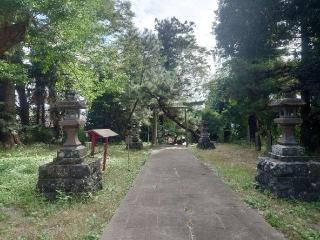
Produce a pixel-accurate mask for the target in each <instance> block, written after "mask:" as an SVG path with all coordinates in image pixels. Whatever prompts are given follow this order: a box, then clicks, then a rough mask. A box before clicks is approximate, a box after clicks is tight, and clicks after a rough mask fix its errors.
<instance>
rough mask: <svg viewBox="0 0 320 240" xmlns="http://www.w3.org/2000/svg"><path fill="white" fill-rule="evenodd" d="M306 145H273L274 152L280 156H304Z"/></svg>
mask: <svg viewBox="0 0 320 240" xmlns="http://www.w3.org/2000/svg"><path fill="white" fill-rule="evenodd" d="M304 152H305V150H304V147H301V146H285V145H280V144H277V145H273V146H272V153H273V154H275V155H279V156H304Z"/></svg>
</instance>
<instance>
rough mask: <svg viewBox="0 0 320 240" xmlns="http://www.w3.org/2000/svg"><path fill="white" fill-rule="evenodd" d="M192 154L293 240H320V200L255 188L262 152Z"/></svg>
mask: <svg viewBox="0 0 320 240" xmlns="http://www.w3.org/2000/svg"><path fill="white" fill-rule="evenodd" d="M190 149H191V151H192V152H193V153H194V154H195V155H196V156H197V157H198V158H199V159H200V160H201V161H203V162H204V163H205V164H206V165H208V166H210V167H211V168H213V169H214V171H215V172H216V173H217V174H218V175H219V176H220V177H221V178H222V180H223V181H224V182H225V183H227V184H228V185H230V186H231V188H232V189H233V190H234V191H236V192H237V193H238V194H239V196H240V198H241V199H242V200H243V202H245V203H246V204H247V205H248V206H250V207H252V208H254V209H257V211H259V212H260V213H261V214H262V215H263V216H264V217H265V219H266V221H267V222H268V223H269V224H270V225H271V226H273V227H275V228H276V229H278V230H279V231H281V232H283V233H284V234H285V235H286V237H287V238H288V239H290V240H298V239H299V240H300V239H303V240H320V201H318V202H312V203H306V202H301V201H295V200H285V199H279V198H275V197H274V196H273V195H272V194H270V193H269V192H267V191H265V192H261V191H259V190H257V189H256V187H255V180H254V177H255V174H256V161H257V158H258V153H257V152H256V151H255V150H253V149H250V148H249V147H246V146H239V145H235V144H218V145H217V148H216V149H215V150H213V151H204V150H199V149H197V148H195V147H194V146H192V147H191V148H190Z"/></svg>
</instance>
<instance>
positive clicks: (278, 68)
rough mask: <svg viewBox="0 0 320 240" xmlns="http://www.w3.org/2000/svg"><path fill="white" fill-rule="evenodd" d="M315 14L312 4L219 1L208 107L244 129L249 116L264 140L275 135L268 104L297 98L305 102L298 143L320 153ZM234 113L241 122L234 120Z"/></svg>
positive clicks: (315, 4) (315, 6) (319, 6)
mask: <svg viewBox="0 0 320 240" xmlns="http://www.w3.org/2000/svg"><path fill="white" fill-rule="evenodd" d="M319 9H320V4H319V1H315V0H308V1H301V0H294V1H276V0H271V1H262V0H261V1H260V0H259V1H251V2H248V1H246V0H223V1H220V3H219V9H218V11H217V13H218V19H217V21H216V23H215V24H214V32H215V34H216V38H217V49H216V51H215V53H216V56H217V57H220V58H221V59H222V60H221V62H223V64H222V67H221V69H220V70H219V73H220V75H218V77H216V81H217V83H214V84H215V89H214V90H218V91H219V92H213V91H214V90H213V89H211V92H212V94H211V95H213V96H211V103H213V105H216V106H217V107H218V108H220V110H221V111H226V112H227V113H228V112H229V113H231V114H228V118H227V119H226V120H225V121H226V122H228V120H229V122H231V125H232V126H237V125H238V126H240V128H239V129H245V126H246V125H247V120H246V118H247V116H248V115H255V116H256V117H257V119H258V120H259V125H260V128H261V129H259V131H261V132H262V134H265V132H266V129H274V126H272V124H271V119H272V117H273V116H274V114H273V113H272V112H270V111H268V110H267V109H266V108H267V103H268V102H269V101H270V100H271V99H273V98H276V97H279V96H280V95H281V93H283V92H284V91H286V92H291V93H296V94H297V93H298V94H299V95H301V97H302V99H303V100H304V101H305V102H306V106H305V107H303V108H302V115H301V116H302V118H303V120H304V122H303V124H302V131H301V140H302V142H303V144H304V145H305V146H306V147H308V148H309V149H312V150H315V149H317V148H319V146H320V137H319V134H318V132H319V131H318V129H320V125H319V121H318V119H319V106H320V105H319V96H320V94H319V93H320V85H319V81H318V76H319V53H320V51H319V49H320V48H319V46H320V45H319V43H320V41H319V33H320V32H319V26H320V24H319V23H320V21H319V18H318V11H319ZM300 43H301V44H300ZM298 45H299V46H298ZM214 95H215V96H214ZM221 95H224V96H222V98H221V99H223V100H222V101H221V100H220V98H219V97H218V96H220V97H221ZM230 105H231V106H230ZM216 106H211V107H213V109H216V108H215V107H216ZM228 106H229V107H228ZM234 112H241V114H240V117H239V116H237V117H236V119H232V118H233V115H234ZM219 113H220V112H219ZM237 115H239V114H237ZM237 119H238V120H237ZM237 132H239V131H237ZM240 135H242V137H243V136H244V135H245V132H243V133H241V134H240Z"/></svg>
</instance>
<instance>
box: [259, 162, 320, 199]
mask: <svg viewBox="0 0 320 240" xmlns="http://www.w3.org/2000/svg"><path fill="white" fill-rule="evenodd" d="M256 181H257V185H258V187H260V188H261V189H266V190H270V191H271V192H272V193H274V194H275V195H276V196H278V197H282V198H295V199H301V200H305V201H313V200H318V199H320V162H315V161H309V162H282V161H279V160H277V159H273V158H271V157H260V158H259V163H258V165H257V175H256Z"/></svg>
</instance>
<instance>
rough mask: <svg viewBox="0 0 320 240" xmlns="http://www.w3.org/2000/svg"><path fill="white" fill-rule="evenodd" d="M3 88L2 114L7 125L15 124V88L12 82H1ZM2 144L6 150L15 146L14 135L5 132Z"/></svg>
mask: <svg viewBox="0 0 320 240" xmlns="http://www.w3.org/2000/svg"><path fill="white" fill-rule="evenodd" d="M2 86H3V93H4V96H3V100H4V109H3V110H4V112H5V114H6V115H7V116H8V123H9V124H12V125H13V124H15V121H16V118H15V117H16V116H15V112H16V111H15V110H16V106H15V86H14V82H12V81H6V80H4V81H2ZM4 144H5V147H6V148H11V147H13V146H14V144H15V137H14V133H13V132H11V131H10V130H7V131H6V132H5V133H4Z"/></svg>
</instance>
